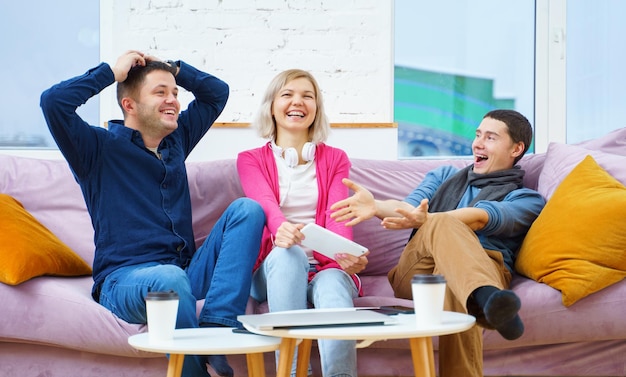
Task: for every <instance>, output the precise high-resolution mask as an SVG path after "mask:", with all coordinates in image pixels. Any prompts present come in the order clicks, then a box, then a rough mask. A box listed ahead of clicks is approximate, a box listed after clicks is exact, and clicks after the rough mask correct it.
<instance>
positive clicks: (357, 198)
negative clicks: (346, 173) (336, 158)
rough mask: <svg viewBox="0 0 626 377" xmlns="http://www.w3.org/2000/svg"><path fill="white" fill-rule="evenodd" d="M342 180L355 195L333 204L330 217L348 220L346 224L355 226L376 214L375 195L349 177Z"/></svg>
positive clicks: (337, 219)
mask: <svg viewBox="0 0 626 377" xmlns="http://www.w3.org/2000/svg"><path fill="white" fill-rule="evenodd" d="M342 182H343V184H344V185H346V187H348V188H349V189H350V190H352V191H354V195H352V196H351V197H349V198H346V199H344V200H340V201H338V202H336V203H335V204H333V205H332V206H331V207H330V210H331V211H333V213H331V215H330V217H331V218H332V219H335V221H340V222H343V221H348V222H347V223H346V226H353V225H356V224H358V223H360V222H361V221H364V220H367V219H370V218H372V217H374V216H375V215H376V201H375V200H374V195H372V193H371V192H369V191H368V190H367V189H366V188H364V187H363V186H360V185H358V184H356V183H354V182H352V181H351V180H349V179H348V178H344V179H343V180H342Z"/></svg>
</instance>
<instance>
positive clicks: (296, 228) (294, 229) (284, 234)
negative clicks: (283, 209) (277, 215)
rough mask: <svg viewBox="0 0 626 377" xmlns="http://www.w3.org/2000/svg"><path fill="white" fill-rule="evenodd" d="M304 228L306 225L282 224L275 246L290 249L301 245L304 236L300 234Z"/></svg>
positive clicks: (275, 239)
mask: <svg viewBox="0 0 626 377" xmlns="http://www.w3.org/2000/svg"><path fill="white" fill-rule="evenodd" d="M303 227H304V224H293V223H290V222H289V221H285V222H284V223H282V224H280V226H279V227H278V230H277V231H276V236H275V237H274V245H275V246H278V247H284V248H285V249H288V248H290V247H292V246H293V245H298V244H300V242H302V239H303V238H304V234H302V232H300V229H302V228H303Z"/></svg>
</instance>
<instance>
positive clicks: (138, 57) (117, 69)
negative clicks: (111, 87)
mask: <svg viewBox="0 0 626 377" xmlns="http://www.w3.org/2000/svg"><path fill="white" fill-rule="evenodd" d="M148 58H153V57H149V55H146V54H144V53H143V52H141V51H136V50H128V51H126V52H125V53H124V54H122V55H121V56H120V57H119V58H117V61H116V62H115V65H114V66H113V67H111V70H112V71H113V75H114V76H115V81H117V82H123V81H124V80H126V78H127V77H128V72H129V71H130V69H131V68H133V67H135V66H137V65H141V66H144V65H146V61H147V60H148Z"/></svg>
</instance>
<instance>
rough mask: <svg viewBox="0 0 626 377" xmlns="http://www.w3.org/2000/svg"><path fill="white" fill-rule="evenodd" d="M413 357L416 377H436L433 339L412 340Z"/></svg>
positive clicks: (410, 340)
mask: <svg viewBox="0 0 626 377" xmlns="http://www.w3.org/2000/svg"><path fill="white" fill-rule="evenodd" d="M409 343H410V344H411V356H412V358H413V370H414V371H415V376H416V377H421V376H427V377H435V356H434V354H433V340H432V338H431V337H425V338H411V339H409Z"/></svg>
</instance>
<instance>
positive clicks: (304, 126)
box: [272, 77, 317, 135]
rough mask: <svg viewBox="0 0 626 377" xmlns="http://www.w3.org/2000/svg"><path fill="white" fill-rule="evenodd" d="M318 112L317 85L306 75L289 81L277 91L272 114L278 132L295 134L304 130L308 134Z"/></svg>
mask: <svg viewBox="0 0 626 377" xmlns="http://www.w3.org/2000/svg"><path fill="white" fill-rule="evenodd" d="M316 113H317V102H316V94H315V87H314V86H313V84H312V83H311V81H309V80H308V79H306V78H304V77H300V78H297V79H293V80H291V81H289V82H287V83H286V84H285V86H283V87H282V88H281V89H280V90H279V91H278V92H277V93H276V96H275V97H274V100H273V102H272V116H273V118H274V121H275V122H276V131H277V134H280V133H281V132H282V131H288V132H290V133H294V134H301V133H303V132H304V133H305V134H306V135H308V129H309V127H310V126H311V125H312V124H313V121H314V120H315V114H316Z"/></svg>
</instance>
